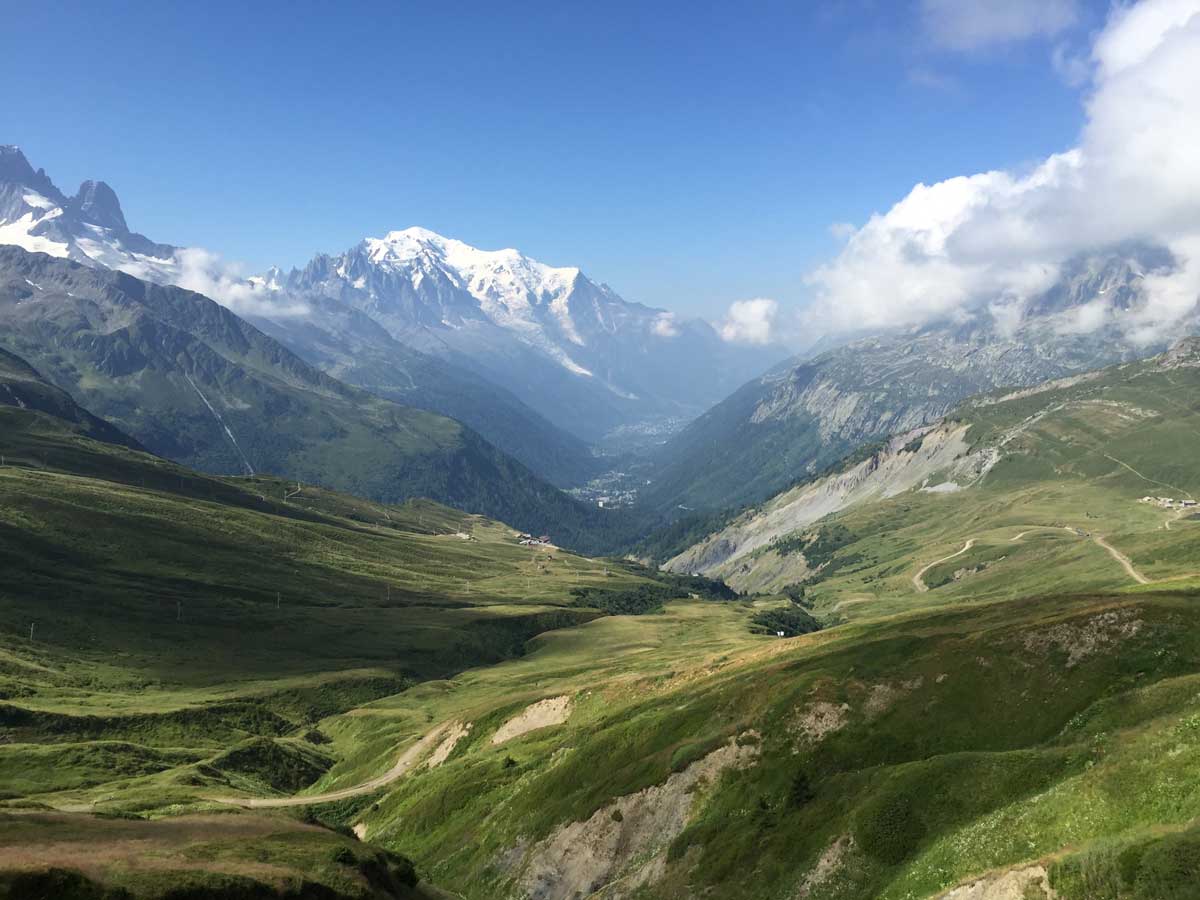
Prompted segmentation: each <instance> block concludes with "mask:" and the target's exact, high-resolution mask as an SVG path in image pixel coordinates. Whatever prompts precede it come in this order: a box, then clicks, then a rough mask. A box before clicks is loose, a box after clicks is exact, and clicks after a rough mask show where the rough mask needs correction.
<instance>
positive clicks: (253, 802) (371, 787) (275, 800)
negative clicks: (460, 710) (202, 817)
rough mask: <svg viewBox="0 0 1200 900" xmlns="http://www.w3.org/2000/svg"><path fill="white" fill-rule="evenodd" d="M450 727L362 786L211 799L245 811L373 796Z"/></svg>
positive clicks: (447, 724) (429, 735) (439, 730)
mask: <svg viewBox="0 0 1200 900" xmlns="http://www.w3.org/2000/svg"><path fill="white" fill-rule="evenodd" d="M450 725H451V723H450V722H443V723H442V724H441V725H439V726H438V727H437V728H435V729H433V730H432V731H430V732H429V733H427V734H426V735H425V736H424V737H422V738H421V739H420V740H419V741H417V742H416V743H415V744H413V745H412V746H411V747H409V748H408V749H407V750H405V751H404V752H403V753H401V754H400V758H399V759H398V760H396V764H395V765H394V766H392V767H391V768H390V769H388V770H387V771H386V772H384V773H383V774H382V775H377V776H376V777H375V778H372V779H370V780H368V781H364V782H362V783H361V784H356V785H354V786H353V787H348V788H341V789H340V790H336V791H328V792H327V793H324V794H303V795H300V796H296V797H212V798H211V799H212V800H214V801H215V802H217V803H227V804H229V805H230V806H241V807H243V808H244V809H273V808H277V807H281V806H308V805H309V804H310V803H330V802H332V801H334V800H345V799H346V798H347V797H359V796H361V795H363V794H369V793H371V792H372V791H376V790H378V789H379V788H381V787H383V786H384V785H387V784H391V783H392V782H393V781H396V780H397V779H399V778H403V777H404V776H405V775H407V774H408V773H409V772H410V771H411V770H412V769H413V768H415V767H416V765H417V763H418V762H420V761H421V760H422V759H423V758H424V757H425V755H426V753H427V752H429V751H430V750H432V748H433V747H434V746H435V745H436V744H437V743H438V741H439V739H440V738H441V737H442V733H443V732H444V731H445V730H446V729H447V728H449V727H450Z"/></svg>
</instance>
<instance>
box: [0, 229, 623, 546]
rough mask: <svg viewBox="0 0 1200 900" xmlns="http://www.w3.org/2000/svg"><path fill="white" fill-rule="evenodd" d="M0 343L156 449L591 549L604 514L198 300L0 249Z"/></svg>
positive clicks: (433, 418) (464, 435)
mask: <svg viewBox="0 0 1200 900" xmlns="http://www.w3.org/2000/svg"><path fill="white" fill-rule="evenodd" d="M0 345H3V347H4V348H5V349H6V350H8V351H10V352H11V353H13V354H16V355H17V356H19V357H21V358H22V359H24V360H26V361H27V362H28V363H29V364H30V365H31V366H33V367H34V368H36V369H37V370H38V371H39V372H40V373H41V374H42V375H43V376H45V377H46V379H48V380H49V381H50V382H51V383H52V384H54V385H55V386H57V387H58V388H60V389H62V390H64V391H66V392H68V393H69V394H70V395H71V396H72V397H74V398H75V400H77V401H78V402H79V403H80V404H82V405H83V406H84V407H86V408H87V409H89V410H91V411H92V412H94V413H96V414H97V415H99V416H102V417H104V418H105V419H107V420H109V421H110V422H112V423H113V424H114V425H115V426H116V427H118V428H119V429H121V430H122V431H124V432H126V433H128V434H130V435H132V436H133V437H134V438H136V439H137V440H138V441H139V442H140V443H141V444H142V445H144V446H145V447H146V448H147V449H149V450H150V451H151V452H154V453H157V454H159V455H160V456H164V457H167V458H169V459H173V460H176V461H178V462H182V463H185V464H187V465H189V466H192V467H194V468H197V469H200V470H202V471H206V472H214V473H235V472H242V473H251V472H258V471H263V472H269V473H273V474H277V475H282V476H285V477H288V478H295V479H299V480H301V481H306V482H311V483H316V484H321V485H326V486H329V487H333V488H336V489H340V490H346V491H349V492H351V493H355V494H358V495H359V496H363V497H368V498H372V499H380V500H384V501H388V502H394V501H398V500H403V499H407V498H410V497H415V496H424V497H429V498H432V499H435V500H439V501H441V502H444V503H449V504H451V505H454V506H458V507H460V508H463V509H467V510H470V511H473V512H481V513H485V514H487V515H492V516H495V517H497V518H501V519H504V520H505V521H508V522H511V523H512V524H514V525H517V526H519V527H523V528H528V529H541V530H550V531H552V532H556V533H557V534H558V535H560V536H561V539H562V540H564V541H565V542H574V543H575V544H577V545H583V546H592V545H594V541H595V537H596V535H597V534H598V533H599V532H600V531H601V530H603V528H605V527H607V526H608V525H609V524H610V523H611V522H612V521H613V520H612V518H611V517H605V516H604V515H603V511H599V510H595V509H593V508H591V507H585V506H583V505H582V504H579V503H576V502H575V501H573V500H571V499H570V498H569V497H567V496H566V495H564V494H563V493H561V492H560V491H558V490H556V489H555V488H553V487H551V486H550V485H549V484H547V483H545V482H543V481H541V480H539V479H538V478H536V477H535V476H534V475H532V474H531V473H530V472H529V471H528V470H527V469H525V468H524V467H523V466H521V465H520V464H519V463H517V462H516V461H515V460H513V459H511V458H510V457H508V456H506V455H505V454H503V453H501V452H500V451H499V450H497V449H496V448H495V447H493V446H492V445H490V444H488V443H487V442H486V441H485V440H483V439H482V438H481V437H480V436H479V435H478V434H476V433H475V432H474V431H472V430H471V429H469V428H466V427H465V426H463V425H461V424H460V423H458V422H456V421H454V420H452V419H448V418H445V417H443V416H439V415H435V414H433V413H429V412H425V411H423V410H417V409H412V408H410V407H405V406H400V405H398V404H396V403H392V402H390V401H387V400H384V399H381V398H379V397H376V396H374V395H372V394H369V393H367V392H366V391H363V390H360V389H358V388H354V387H350V386H348V385H346V384H343V383H342V382H340V381H337V380H336V379H333V378H331V377H329V376H328V375H325V374H324V373H322V372H320V371H318V370H317V369H315V368H313V367H312V366H310V365H308V364H307V363H305V362H304V361H303V360H301V359H300V358H299V357H297V356H296V355H295V354H293V353H292V352H291V351H289V350H287V349H286V348H285V347H283V346H282V345H280V344H279V343H278V342H277V341H275V340H273V339H271V338H270V337H268V336H267V335H265V334H263V333H262V332H261V331H259V330H258V329H256V328H254V327H253V326H251V325H250V324H248V323H247V322H245V321H244V320H242V319H240V318H239V317H238V316H236V315H234V314H233V313H232V312H230V311H229V310H228V309H226V308H225V307H223V306H220V305H219V304H217V303H215V302H213V301H212V300H209V299H208V298H206V297H203V296H202V295H200V294H196V293H193V292H191V291H186V290H183V289H180V288H176V287H169V286H162V285H156V284H152V283H149V282H146V281H141V280H139V279H136V278H133V277H132V276H129V275H125V274H123V273H119V272H111V271H107V270H104V269H100V268H94V267H91V268H89V267H85V266H82V265H79V264H76V263H74V262H72V261H70V260H63V259H54V258H52V257H49V256H46V255H44V254H40V253H28V252H26V251H24V250H22V249H20V248H18V247H0Z"/></svg>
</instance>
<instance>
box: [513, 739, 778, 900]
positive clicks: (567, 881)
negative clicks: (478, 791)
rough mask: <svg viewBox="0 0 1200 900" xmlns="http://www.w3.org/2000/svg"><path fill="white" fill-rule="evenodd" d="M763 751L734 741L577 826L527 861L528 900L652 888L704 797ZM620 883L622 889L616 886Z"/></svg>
mask: <svg viewBox="0 0 1200 900" xmlns="http://www.w3.org/2000/svg"><path fill="white" fill-rule="evenodd" d="M758 752H759V750H758V744H757V743H745V744H742V743H739V742H738V741H737V740H734V739H731V740H730V741H729V743H727V744H725V745H724V746H723V747H720V748H719V749H717V750H714V751H713V752H712V753H709V754H708V755H707V756H705V757H704V758H703V759H700V760H697V761H696V762H694V763H692V764H691V765H690V766H688V767H687V768H686V769H684V770H683V771H682V772H676V773H674V774H673V775H671V776H670V777H668V778H667V780H666V781H664V782H663V783H662V784H658V785H654V786H653V787H648V788H646V789H645V790H641V791H638V792H637V793H635V794H628V795H626V796H624V797H619V798H617V799H616V800H614V801H613V802H612V803H609V804H607V805H606V806H603V807H601V808H600V809H598V810H596V812H595V813H593V814H592V815H591V816H590V817H589V818H588V819H586V820H585V821H582V822H571V823H570V824H567V825H563V826H562V827H560V828H559V829H557V830H556V831H555V832H554V833H553V834H551V835H550V836H549V837H547V838H546V839H545V840H543V841H540V842H539V843H537V844H536V845H534V846H533V848H532V849H531V850H530V852H529V853H528V855H527V856H526V859H527V863H526V865H525V870H524V874H523V875H522V877H521V888H522V891H523V893H524V894H525V896H526V897H528V898H529V900H574V898H576V897H587V896H590V895H592V894H594V893H596V892H597V891H600V890H604V897H605V898H606V900H618V898H620V897H627V896H630V895H631V894H632V893H634V892H635V891H636V890H637V889H638V888H639V887H641V886H642V885H645V884H650V883H653V882H654V881H656V880H658V878H660V877H661V875H662V873H663V871H664V869H665V867H666V850H667V847H668V846H669V845H670V843H671V841H673V840H674V839H675V838H676V837H677V836H678V835H679V833H680V832H682V831H683V829H684V827H685V826H686V825H687V823H688V820H689V819H690V818H691V814H692V809H693V806H694V805H695V804H696V802H697V799H698V796H699V793H700V789H701V788H702V787H703V786H704V785H707V784H711V783H713V782H714V781H715V780H716V779H717V778H718V777H719V776H720V775H721V773H722V772H724V771H726V770H728V769H737V768H744V767H746V766H748V765H750V764H751V763H753V762H754V760H755V759H756V758H757V757H758ZM617 879H620V883H619V884H617V883H616V881H617Z"/></svg>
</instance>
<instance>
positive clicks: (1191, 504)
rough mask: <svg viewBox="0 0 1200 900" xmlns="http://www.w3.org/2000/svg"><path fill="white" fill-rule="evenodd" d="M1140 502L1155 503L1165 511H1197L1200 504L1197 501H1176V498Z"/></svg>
mask: <svg viewBox="0 0 1200 900" xmlns="http://www.w3.org/2000/svg"><path fill="white" fill-rule="evenodd" d="M1139 502H1141V503H1153V504H1154V505H1155V506H1159V507H1162V508H1163V509H1196V508H1200V502H1197V501H1195V500H1176V499H1175V498H1174V497H1143V498H1142V499H1141V500H1140V501H1139Z"/></svg>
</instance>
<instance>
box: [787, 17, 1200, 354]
mask: <svg viewBox="0 0 1200 900" xmlns="http://www.w3.org/2000/svg"><path fill="white" fill-rule="evenodd" d="M968 5H970V6H976V4H968ZM1051 5H1053V4H1051ZM925 6H926V8H927V9H928V8H931V7H936V6H939V4H938V3H933V2H927V3H926V4H925ZM996 6H997V7H998V6H999V4H997V5H996ZM1047 27H1048V26H1047ZM1088 62H1089V65H1090V75H1089V80H1090V86H1089V90H1088V96H1087V99H1086V112H1087V120H1086V124H1085V126H1084V129H1083V132H1082V134H1081V136H1080V140H1079V143H1078V145H1077V146H1076V147H1074V148H1071V149H1069V150H1066V151H1064V152H1062V153H1058V154H1055V155H1054V156H1051V157H1049V158H1048V159H1046V160H1044V161H1042V162H1041V163H1039V164H1037V165H1035V166H1033V167H1031V168H1030V169H1028V170H1026V171H1023V172H1004V171H992V172H983V173H979V174H975V175H967V176H960V177H956V178H950V179H947V180H946V181H942V182H939V183H937V184H933V185H925V184H918V185H917V186H916V187H914V188H913V189H912V191H911V192H910V193H909V194H908V196H907V197H905V198H904V199H903V200H901V201H900V202H898V203H897V204H896V205H895V206H893V207H892V208H891V209H890V210H888V211H887V212H886V213H882V214H876V215H873V216H872V217H871V219H870V220H869V221H868V222H867V223H866V224H865V225H863V226H862V227H861V228H858V229H857V230H856V231H854V232H853V233H852V234H850V235H849V236H848V237H847V239H846V242H845V245H844V247H843V249H842V251H841V252H840V253H839V254H838V256H836V257H835V258H834V259H832V260H830V261H829V262H828V263H826V264H824V265H822V266H820V267H818V268H817V269H816V270H815V271H813V272H812V273H811V274H810V275H809V277H808V279H807V280H808V283H809V285H810V287H811V288H812V289H813V292H814V301H813V303H812V305H811V306H810V308H809V310H808V311H807V313H806V316H805V320H806V324H807V326H808V327H809V328H810V329H812V330H814V331H818V332H829V331H838V330H854V329H860V328H886V327H896V326H911V325H919V324H922V323H925V322H929V321H931V320H934V319H937V318H944V317H964V316H967V315H970V314H972V313H974V312H975V311H977V310H979V309H980V308H982V307H985V306H991V307H996V308H1003V309H1006V310H1009V311H1011V310H1012V309H1017V310H1019V309H1020V305H1021V303H1022V302H1023V301H1025V300H1026V299H1028V298H1029V297H1031V296H1035V295H1036V294H1038V293H1039V292H1041V291H1043V290H1045V289H1046V288H1048V287H1049V286H1050V285H1051V284H1053V283H1054V282H1055V280H1056V279H1057V278H1058V276H1059V274H1060V273H1061V271H1062V269H1063V266H1064V264H1065V263H1066V262H1067V261H1068V260H1070V259H1071V258H1072V257H1076V256H1078V255H1080V254H1083V253H1087V252H1097V251H1102V250H1104V249H1105V248H1109V247H1113V246H1115V245H1118V244H1122V243H1126V242H1141V243H1152V244H1156V245H1159V246H1162V247H1165V248H1167V249H1168V250H1169V251H1170V252H1171V253H1172V254H1173V255H1174V257H1175V259H1176V260H1177V262H1178V266H1177V268H1176V269H1175V270H1173V271H1171V272H1169V273H1159V274H1152V275H1149V276H1148V277H1146V278H1145V279H1144V280H1142V281H1140V282H1139V284H1140V292H1141V303H1140V304H1139V305H1138V307H1137V308H1136V309H1135V310H1133V311H1131V312H1130V313H1127V314H1125V315H1124V316H1123V317H1122V319H1121V323H1120V324H1121V327H1122V328H1123V329H1124V330H1125V331H1126V333H1127V335H1128V336H1129V337H1130V339H1131V340H1134V341H1138V342H1147V343H1148V342H1151V341H1154V340H1157V339H1159V338H1161V337H1162V336H1164V335H1165V334H1167V333H1168V332H1169V330H1170V329H1171V328H1172V326H1174V325H1177V324H1178V323H1179V322H1180V321H1181V320H1182V319H1183V318H1184V317H1185V316H1187V315H1189V314H1191V313H1192V312H1193V311H1194V310H1195V307H1196V301H1197V297H1198V296H1200V153H1197V152H1196V148H1197V147H1200V90H1197V88H1196V86H1197V85H1200V0H1144V2H1142V3H1139V4H1137V5H1133V6H1118V7H1115V8H1114V10H1113V11H1112V13H1111V15H1110V17H1109V20H1108V23H1107V24H1106V26H1105V27H1104V29H1103V30H1102V31H1101V33H1100V34H1099V35H1098V36H1097V37H1096V39H1095V41H1094V43H1093V46H1092V49H1091V53H1090V57H1089V60H1088ZM1110 313H1111V310H1108V309H1107V308H1105V307H1104V304H1103V301H1100V303H1099V305H1098V306H1096V307H1095V308H1093V309H1091V310H1090V311H1089V312H1088V313H1087V314H1085V315H1082V316H1081V317H1080V322H1079V327H1081V328H1082V327H1086V326H1088V325H1089V324H1092V325H1093V326H1095V327H1098V324H1097V323H1105V322H1108V321H1110V320H1111V315H1110Z"/></svg>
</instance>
